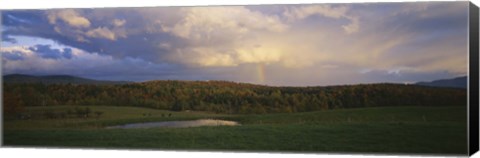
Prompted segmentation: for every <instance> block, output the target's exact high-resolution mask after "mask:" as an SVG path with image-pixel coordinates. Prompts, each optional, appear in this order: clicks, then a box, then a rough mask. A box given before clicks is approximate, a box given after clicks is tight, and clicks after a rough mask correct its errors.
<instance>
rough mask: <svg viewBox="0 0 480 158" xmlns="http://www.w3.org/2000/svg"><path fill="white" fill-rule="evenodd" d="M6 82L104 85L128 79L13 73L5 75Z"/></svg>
mask: <svg viewBox="0 0 480 158" xmlns="http://www.w3.org/2000/svg"><path fill="white" fill-rule="evenodd" d="M3 82H4V83H12V84H17V83H43V84H68V83H70V84H93V85H104V84H125V83H128V82H126V81H102V80H92V79H86V78H81V77H76V76H70V75H49V76H33V75H22V74H11V75H5V76H3Z"/></svg>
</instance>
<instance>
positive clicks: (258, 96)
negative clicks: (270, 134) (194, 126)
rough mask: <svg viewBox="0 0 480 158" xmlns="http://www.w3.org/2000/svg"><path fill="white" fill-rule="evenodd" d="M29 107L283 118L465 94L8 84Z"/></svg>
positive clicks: (448, 100) (407, 88)
mask: <svg viewBox="0 0 480 158" xmlns="http://www.w3.org/2000/svg"><path fill="white" fill-rule="evenodd" d="M4 98H5V100H9V101H10V102H13V103H12V104H14V103H17V104H22V105H24V106H41V105H112V106H135V107H149V108H154V109H164V110H174V111H185V110H195V111H211V112H217V113H284V112H287V113H288V112H303V111H316V110H328V109H342V108H360V107H380V106H452V105H454V106H462V105H466V91H465V90H462V89H457V88H437V87H426V86H417V85H404V84H360V85H348V86H327V87H270V86H262V85H254V84H245V83H235V82H227V81H149V82H142V83H128V84H122V85H96V86H95V85H82V84H79V85H70V84H56V85H38V84H5V85H4Z"/></svg>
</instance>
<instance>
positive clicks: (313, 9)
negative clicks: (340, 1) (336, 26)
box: [283, 5, 360, 34]
mask: <svg viewBox="0 0 480 158" xmlns="http://www.w3.org/2000/svg"><path fill="white" fill-rule="evenodd" d="M347 12H348V8H347V7H346V6H339V7H331V6H330V5H307V6H302V7H291V8H287V10H285V12H283V15H284V16H285V17H286V18H287V19H288V20H289V21H291V22H294V21H298V20H303V19H306V18H307V17H310V16H313V15H320V16H324V17H328V18H333V19H340V18H345V19H347V20H349V21H350V24H347V25H342V28H343V29H344V31H345V32H346V33H348V34H351V33H355V32H358V30H359V28H360V26H359V23H360V21H359V18H358V17H356V16H353V15H349V14H348V13H347Z"/></svg>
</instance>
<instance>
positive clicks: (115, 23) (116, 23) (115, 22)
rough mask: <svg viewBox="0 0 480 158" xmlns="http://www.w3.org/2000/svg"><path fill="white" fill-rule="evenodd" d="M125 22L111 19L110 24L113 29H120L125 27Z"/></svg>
mask: <svg viewBox="0 0 480 158" xmlns="http://www.w3.org/2000/svg"><path fill="white" fill-rule="evenodd" d="M126 22H127V21H126V20H125V19H113V21H112V24H113V26H115V27H121V26H123V25H125V23H126Z"/></svg>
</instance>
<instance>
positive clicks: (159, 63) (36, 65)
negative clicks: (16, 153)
mask: <svg viewBox="0 0 480 158" xmlns="http://www.w3.org/2000/svg"><path fill="white" fill-rule="evenodd" d="M468 7H469V3H468V2H408V3H406V2H402V3H346V4H296V5H293V4H289V5H245V6H185V7H138V8H83V9H70V8H64V9H29V10H2V11H1V38H2V40H1V48H0V51H1V59H2V60H1V65H2V105H3V109H2V112H3V122H2V123H3V128H2V132H3V140H2V141H3V145H4V146H10V147H47V148H49V147H54V148H100V149H142V150H144V149H147V150H194V151H242V152H245V151H246V152H295V153H297V152H299V153H378V154H389V153H394V154H428V155H445V154H447V155H466V154H467V152H468V151H467V150H468V149H467V146H468V145H467V143H468V138H467V78H468V77H467V74H468Z"/></svg>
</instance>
